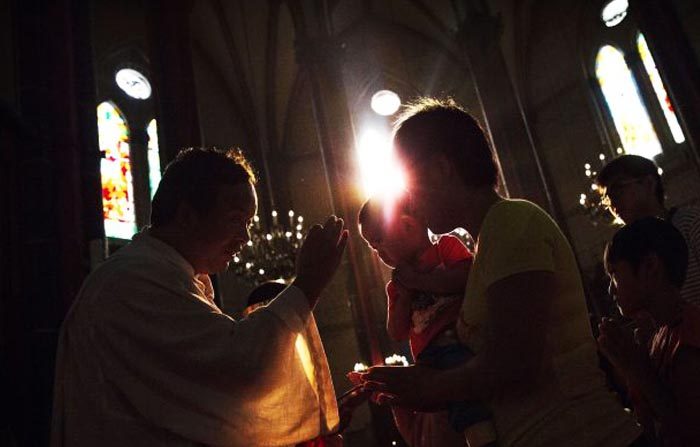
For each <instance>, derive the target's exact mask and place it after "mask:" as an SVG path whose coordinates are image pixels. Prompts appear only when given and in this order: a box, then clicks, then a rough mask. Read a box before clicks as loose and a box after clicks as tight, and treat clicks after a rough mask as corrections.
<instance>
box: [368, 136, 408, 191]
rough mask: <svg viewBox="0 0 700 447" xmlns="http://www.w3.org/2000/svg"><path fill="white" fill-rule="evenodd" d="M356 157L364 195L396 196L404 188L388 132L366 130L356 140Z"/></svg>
mask: <svg viewBox="0 0 700 447" xmlns="http://www.w3.org/2000/svg"><path fill="white" fill-rule="evenodd" d="M357 158H358V162H359V165H360V172H361V175H362V186H363V188H364V191H365V196H366V197H373V196H396V195H398V194H400V193H401V192H402V191H403V190H404V189H405V188H406V180H405V176H404V174H403V171H402V170H401V166H400V165H399V163H398V160H397V159H396V157H395V155H394V151H393V148H392V146H391V137H390V136H389V135H388V134H386V133H381V132H379V131H377V130H374V129H368V130H366V131H365V132H364V133H363V134H362V135H361V136H360V139H359V140H358V145H357Z"/></svg>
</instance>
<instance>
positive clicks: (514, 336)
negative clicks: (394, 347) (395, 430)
mask: <svg viewBox="0 0 700 447" xmlns="http://www.w3.org/2000/svg"><path fill="white" fill-rule="evenodd" d="M556 296H557V283H556V279H555V277H554V274H553V273H552V272H548V271H529V272H523V273H517V274H514V275H511V276H509V277H507V278H504V279H501V280H499V281H496V282H495V283H493V284H492V285H491V286H490V287H489V288H488V289H487V292H486V301H487V319H488V321H487V322H486V324H485V325H484V326H485V327H488V328H490V329H489V333H488V334H487V337H486V340H485V343H486V345H485V347H484V349H483V350H482V351H480V352H479V353H478V354H477V355H476V356H475V357H474V358H472V359H471V360H469V361H468V362H465V363H464V364H462V365H461V366H459V367H457V368H454V369H449V370H444V371H438V370H433V369H430V368H426V367H405V368H394V367H373V368H370V371H369V372H368V373H367V374H366V375H365V376H364V380H366V381H367V382H368V385H367V386H368V388H369V389H373V390H376V391H382V392H385V393H388V394H390V395H393V399H391V402H392V404H394V405H403V406H406V407H410V408H418V409H420V408H437V407H440V406H441V405H443V404H444V403H445V402H448V401H455V400H486V399H489V398H490V397H492V396H493V395H495V394H508V395H510V396H516V395H518V394H520V393H523V392H527V391H528V390H529V389H531V387H532V386H533V385H534V384H536V383H538V382H541V381H543V380H547V377H546V376H545V374H546V373H547V372H548V371H547V368H546V367H547V366H549V365H548V363H547V362H546V361H545V360H546V359H545V358H544V353H545V346H546V334H547V330H548V327H549V324H550V323H549V318H550V312H551V306H552V303H553V302H554V300H555V298H556Z"/></svg>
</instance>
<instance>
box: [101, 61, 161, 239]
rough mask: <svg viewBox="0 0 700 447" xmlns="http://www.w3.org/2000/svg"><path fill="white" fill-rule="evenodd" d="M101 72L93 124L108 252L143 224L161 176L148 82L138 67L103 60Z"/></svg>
mask: <svg viewBox="0 0 700 447" xmlns="http://www.w3.org/2000/svg"><path fill="white" fill-rule="evenodd" d="M105 66H106V67H109V66H111V67H112V70H114V71H112V70H110V69H109V68H107V71H106V73H105V75H104V76H101V77H100V84H99V88H100V92H101V95H100V96H101V97H102V98H104V99H105V101H103V102H101V103H100V104H99V105H98V106H97V128H98V135H99V142H100V151H101V153H102V161H101V165H100V174H101V176H102V208H103V216H104V229H105V236H106V237H107V238H108V240H109V244H108V252H112V251H113V250H115V249H116V248H118V247H119V246H121V245H122V244H123V243H124V240H128V239H131V238H132V236H133V235H134V234H135V233H136V232H137V231H138V229H139V228H140V227H143V226H144V225H146V224H148V212H149V209H150V201H151V199H152V198H153V195H154V194H155V192H156V189H157V188H158V184H159V183H160V178H161V169H160V154H159V146H158V126H157V123H156V119H155V118H153V114H154V111H153V104H152V101H151V85H150V82H149V81H148V78H147V77H146V75H144V74H142V71H139V70H136V69H133V68H119V69H115V68H114V67H115V66H117V64H114V65H113V64H105Z"/></svg>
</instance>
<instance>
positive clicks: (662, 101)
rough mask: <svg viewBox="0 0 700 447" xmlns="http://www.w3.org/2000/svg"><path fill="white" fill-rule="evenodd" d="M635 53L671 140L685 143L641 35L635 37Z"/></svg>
mask: <svg viewBox="0 0 700 447" xmlns="http://www.w3.org/2000/svg"><path fill="white" fill-rule="evenodd" d="M637 51H639V56H640V57H641V58H642V63H643V64H644V69H645V70H646V72H647V76H649V80H650V81H651V85H652V87H654V93H656V98H657V99H658V100H659V107H661V110H663V113H664V117H665V118H666V123H667V124H668V127H669V128H670V129H671V134H672V135H673V140H674V141H675V142H676V143H683V142H684V141H685V135H684V134H683V130H682V129H681V126H680V124H678V118H676V112H675V111H674V110H673V105H672V104H671V98H669V96H668V93H667V92H666V87H664V83H663V82H662V81H661V76H660V75H659V70H657V68H656V62H654V58H653V57H652V56H651V51H649V46H647V41H646V39H645V38H644V35H643V34H642V33H639V35H638V36H637Z"/></svg>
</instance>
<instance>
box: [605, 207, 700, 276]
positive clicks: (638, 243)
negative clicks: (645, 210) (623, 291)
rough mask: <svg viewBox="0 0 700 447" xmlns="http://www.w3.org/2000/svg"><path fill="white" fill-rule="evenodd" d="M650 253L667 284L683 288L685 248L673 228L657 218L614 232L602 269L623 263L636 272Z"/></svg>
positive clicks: (686, 264) (640, 220)
mask: <svg viewBox="0 0 700 447" xmlns="http://www.w3.org/2000/svg"><path fill="white" fill-rule="evenodd" d="M652 253H653V254H655V255H657V256H658V257H659V259H660V260H661V262H662V264H663V266H664V268H665V269H666V275H667V276H668V279H669V281H670V282H671V284H673V285H674V286H676V287H678V288H679V289H680V288H681V287H683V283H684V282H685V275H686V272H687V270H688V245H687V244H686V242H685V239H684V238H683V235H682V234H681V233H680V231H678V230H677V229H676V227H674V226H673V225H671V224H670V223H669V222H667V221H665V220H661V219H659V218H657V217H645V218H643V219H639V220H637V221H634V222H633V223H631V224H629V225H625V226H624V227H622V228H621V229H620V230H618V232H617V233H615V236H613V239H612V241H611V242H610V243H609V244H608V246H607V247H606V248H605V265H606V267H607V266H609V265H610V264H612V263H615V262H618V261H627V262H629V263H630V264H631V265H632V267H633V268H634V269H635V271H636V270H637V269H638V268H639V265H640V264H641V262H642V260H643V259H644V257H645V256H647V255H650V254H652Z"/></svg>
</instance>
